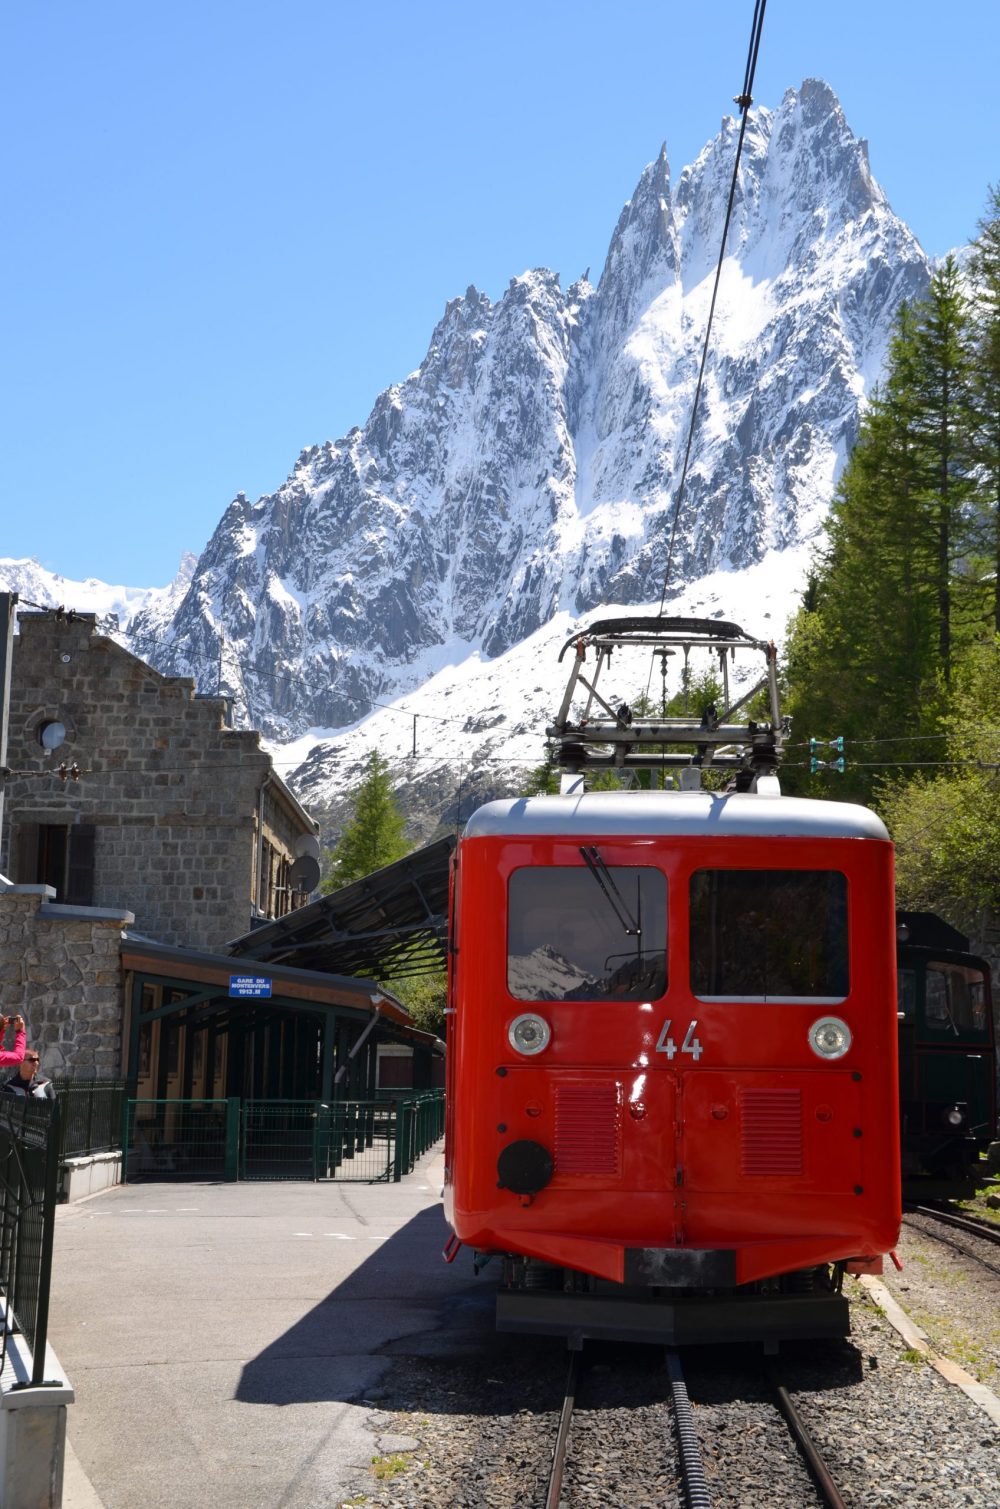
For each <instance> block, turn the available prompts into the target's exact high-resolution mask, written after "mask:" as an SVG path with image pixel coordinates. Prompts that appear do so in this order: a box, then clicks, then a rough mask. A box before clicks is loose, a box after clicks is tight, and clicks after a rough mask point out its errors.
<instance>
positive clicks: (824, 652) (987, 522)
mask: <svg viewBox="0 0 1000 1509" xmlns="http://www.w3.org/2000/svg"><path fill="white" fill-rule="evenodd" d="M978 231H979V234H978V236H977V238H976V240H975V241H974V243H973V245H972V247H971V248H970V250H969V252H968V253H967V254H966V255H965V256H963V259H962V265H961V266H960V265H959V263H958V261H957V260H956V259H955V258H954V257H953V256H949V257H947V258H946V259H945V260H944V262H943V263H942V264H941V265H940V266H939V268H938V269H937V271H936V272H935V274H934V276H933V277H932V279H931V283H930V286H929V288H928V291H927V294H926V296H925V297H924V298H923V299H922V300H921V301H920V302H919V303H915V304H912V305H909V306H906V307H904V308H903V309H902V310H901V311H900V314H899V316H898V319H897V322H896V327H895V331H894V335H893V339H892V343H891V347H890V352H889V358H888V362H887V366H886V370H885V373H884V376H883V381H882V384H881V386H880V387H879V389H878V390H877V391H876V392H875V393H874V395H873V397H872V401H871V403H870V404H869V406H868V408H867V409H866V411H865V415H864V418H863V420H862V423H861V427H860V432H859V435H858V438H857V442H856V444H855V446H854V448H853V450H852V452H851V455H850V457H849V459H848V462H847V465H846V467H845V469H844V472H843V474H842V477H841V481H840V484H839V486H838V489H837V493H836V497H835V500H834V503H833V507H832V510H831V514H830V518H829V521H828V523H827V526H826V533H825V538H824V541H823V543H822V545H821V547H820V549H819V550H818V552H817V555H816V558H815V561H814V566H813V571H812V574H811V576H810V579H809V581H808V584H807V587H806V591H805V592H804V594H803V600H802V606H801V608H800V610H799V612H798V614H797V615H796V617H795V618H794V619H793V621H792V623H791V625H790V626H789V632H788V639H787V645H786V652H785V662H784V675H785V680H786V701H785V705H786V710H787V711H789V712H790V713H791V714H792V718H793V734H792V738H791V740H790V742H789V746H788V750H787V763H786V764H785V766H784V767H783V773H782V785H783V788H784V789H785V790H787V791H790V792H798V793H800V794H810V795H817V796H819V795H822V796H829V797H843V798H847V799H855V800H859V801H863V802H866V803H868V804H870V805H871V806H873V807H874V808H875V809H876V810H877V811H879V812H880V814H881V815H882V817H883V818H884V820H885V821H886V823H887V825H888V827H889V829H890V832H891V834H892V837H893V839H894V840H895V843H896V850H897V853H896V862H897V887H898V895H899V902H900V905H901V906H906V907H910V908H914V909H926V910H931V911H936V912H939V913H940V914H941V915H943V916H945V917H946V918H947V919H948V920H949V921H950V922H952V923H953V924H955V925H956V926H959V927H962V928H963V929H965V930H972V931H974V930H975V926H976V920H977V918H978V917H979V916H980V915H981V914H982V912H983V911H984V909H988V910H994V909H997V908H998V907H1000V812H998V809H1000V188H992V189H991V190H990V193H989V198H988V204H987V209H986V213H985V214H984V217H983V219H982V220H981V222H980V224H979V228H978ZM838 736H841V737H843V740H844V752H845V768H844V772H843V774H842V775H841V774H837V773H835V772H834V771H833V770H832V769H830V768H826V769H821V770H819V771H817V772H811V769H810V765H811V760H810V753H811V751H810V748H809V742H808V741H809V738H810V737H814V738H816V739H817V740H820V741H823V747H818V748H816V749H815V751H813V753H815V755H816V756H818V757H820V758H824V759H827V760H829V759H831V757H832V753H833V752H832V751H830V749H829V745H828V742H827V741H830V740H832V739H834V738H836V737H838Z"/></svg>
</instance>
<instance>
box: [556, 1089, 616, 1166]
mask: <svg viewBox="0 0 1000 1509" xmlns="http://www.w3.org/2000/svg"><path fill="white" fill-rule="evenodd" d="M620 1105H621V1097H620V1094H619V1086H618V1085H617V1084H614V1083H612V1084H596V1085H593V1084H580V1085H559V1086H557V1088H556V1139H555V1140H556V1147H555V1155H556V1156H555V1165H556V1166H555V1171H556V1173H557V1174H617V1173H619V1172H620V1170H621V1111H620Z"/></svg>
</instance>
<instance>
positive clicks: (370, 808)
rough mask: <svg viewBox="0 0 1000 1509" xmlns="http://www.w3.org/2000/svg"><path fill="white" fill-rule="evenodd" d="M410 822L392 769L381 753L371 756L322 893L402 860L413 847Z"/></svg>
mask: <svg viewBox="0 0 1000 1509" xmlns="http://www.w3.org/2000/svg"><path fill="white" fill-rule="evenodd" d="M405 827H406V821H405V819H404V817H403V814H402V813H401V812H400V810H399V808H398V807H397V805H396V798H395V795H394V794H393V789H392V782H391V779H390V775H389V766H388V763H387V761H386V760H385V759H383V757H382V755H380V754H379V752H378V750H377V749H376V750H372V753H371V754H370V755H369V757H368V766H367V770H366V771H365V778H364V780H363V781H362V783H361V785H360V786H359V787H358V789H357V792H356V794H355V799H354V815H353V817H352V818H351V819H350V821H349V822H348V824H347V826H346V827H345V828H344V831H343V833H342V834H341V836H340V839H339V841H338V843H337V844H336V846H335V848H334V850H333V852H332V854H331V856H330V874H329V875H328V876H327V878H326V880H325V881H324V882H323V884H322V886H321V887H320V890H322V891H333V890H336V889H337V888H338V887H339V886H345V885H350V884H351V882H352V881H353V880H360V879H361V878H362V877H363V876H365V875H370V874H371V873H372V871H373V870H380V869H381V868H382V866H383V865H389V864H392V862H393V860H396V859H402V857H403V855H404V854H406V853H407V851H408V850H409V847H410V845H409V844H408V843H407V841H406V837H405Z"/></svg>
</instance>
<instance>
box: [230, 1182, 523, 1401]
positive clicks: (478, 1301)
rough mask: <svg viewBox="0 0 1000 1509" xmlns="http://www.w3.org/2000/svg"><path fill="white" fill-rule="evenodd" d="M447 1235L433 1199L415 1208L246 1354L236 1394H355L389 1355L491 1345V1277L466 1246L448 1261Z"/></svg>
mask: <svg viewBox="0 0 1000 1509" xmlns="http://www.w3.org/2000/svg"><path fill="white" fill-rule="evenodd" d="M447 1236H448V1228H447V1226H446V1225H445V1221H444V1217H443V1215H442V1213H441V1209H440V1207H439V1206H435V1207H433V1208H432V1209H430V1210H423V1211H421V1212H420V1213H419V1214H418V1215H416V1216H414V1217H413V1219H412V1220H411V1221H408V1222H407V1224H406V1225H405V1226H403V1227H401V1228H400V1230H399V1231H397V1232H396V1233H395V1234H394V1235H393V1236H391V1237H390V1238H388V1240H386V1241H385V1242H383V1243H382V1244H381V1245H380V1246H379V1247H378V1248H377V1250H376V1251H375V1252H373V1253H372V1255H371V1257H369V1258H367V1259H366V1260H365V1261H364V1262H363V1263H361V1265H360V1266H359V1267H357V1268H356V1269H355V1270H354V1271H353V1272H352V1273H351V1274H350V1275H349V1276H348V1277H347V1278H346V1279H345V1280H344V1281H343V1283H341V1284H338V1285H337V1287H336V1288H335V1289H332V1290H331V1291H330V1293H329V1294H328V1295H327V1296H326V1298H325V1299H323V1300H321V1301H320V1303H319V1304H318V1305H316V1306H315V1307H314V1308H313V1309H312V1310H311V1311H310V1312H309V1314H308V1315H305V1316H303V1318H302V1319H301V1320H300V1321H298V1322H297V1323H296V1324H295V1325H294V1326H292V1327H291V1328H290V1329H289V1330H288V1331H286V1332H285V1333H284V1334H283V1335H282V1336H279V1337H278V1338H277V1340H276V1341H274V1342H272V1343H271V1345H270V1346H268V1347H265V1349H264V1350H263V1351H262V1352H260V1353H259V1354H258V1355H257V1356H256V1357H254V1358H253V1359H251V1361H250V1362H248V1363H246V1365H245V1366H244V1368H243V1373H242V1375H241V1377H240V1382H239V1387H238V1389H237V1391H236V1398H237V1399H239V1400H241V1401H243V1402H244V1403H253V1404H300V1403H306V1402H315V1401H320V1400H342V1401H344V1402H354V1401H357V1399H358V1398H359V1396H360V1395H361V1394H363V1393H364V1391H365V1388H366V1387H367V1386H368V1385H369V1384H370V1383H371V1381H372V1380H373V1379H375V1378H377V1377H378V1376H379V1375H380V1374H381V1373H382V1372H384V1370H385V1367H386V1365H387V1363H388V1361H389V1360H390V1359H391V1358H393V1357H396V1356H427V1357H436V1356H447V1355H451V1354H452V1353H464V1354H468V1353H469V1352H473V1353H478V1352H479V1351H481V1350H482V1351H485V1352H491V1351H493V1350H495V1349H496V1347H497V1344H498V1338H497V1337H496V1334H495V1331H494V1314H493V1311H494V1295H495V1290H496V1283H495V1280H493V1279H492V1278H491V1277H490V1276H489V1275H484V1276H483V1277H481V1278H479V1279H476V1278H475V1277H474V1276H473V1274H472V1265H471V1256H470V1254H469V1253H466V1252H462V1253H460V1254H459V1257H458V1260H457V1261H456V1263H455V1264H454V1265H452V1266H449V1265H447V1264H445V1262H444V1261H443V1260H442V1257H441V1249H442V1247H443V1246H444V1243H445V1240H446V1238H447ZM265 1302H266V1301H265ZM500 1340H503V1339H500Z"/></svg>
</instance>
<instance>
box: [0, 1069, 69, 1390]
mask: <svg viewBox="0 0 1000 1509" xmlns="http://www.w3.org/2000/svg"><path fill="white" fill-rule="evenodd" d="M59 1111H60V1107H59V1104H58V1102H56V1103H53V1102H51V1101H35V1100H29V1099H27V1098H26V1097H21V1096H17V1097H15V1096H13V1095H4V1096H3V1097H2V1104H0V1300H2V1302H3V1324H2V1325H0V1364H5V1362H6V1352H7V1336H8V1334H9V1333H11V1332H13V1331H17V1330H20V1331H22V1332H23V1333H24V1335H25V1336H26V1337H27V1340H28V1344H29V1346H30V1347H31V1354H32V1373H31V1378H30V1380H28V1379H25V1380H20V1381H18V1382H17V1383H15V1384H14V1387H15V1388H20V1387H24V1386H30V1387H42V1386H44V1384H45V1381H46V1380H45V1372H44V1369H45V1341H46V1336H47V1334H48V1322H49V1287H50V1282H51V1276H52V1243H53V1238H54V1232H55V1210H56V1177H57V1172H58V1165H59Z"/></svg>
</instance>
